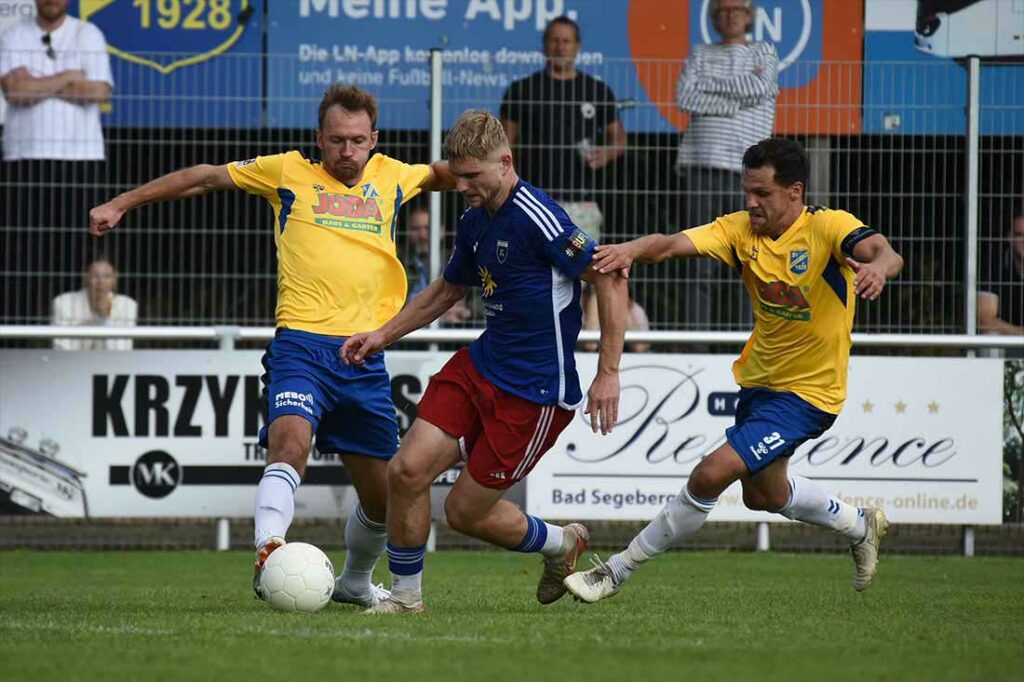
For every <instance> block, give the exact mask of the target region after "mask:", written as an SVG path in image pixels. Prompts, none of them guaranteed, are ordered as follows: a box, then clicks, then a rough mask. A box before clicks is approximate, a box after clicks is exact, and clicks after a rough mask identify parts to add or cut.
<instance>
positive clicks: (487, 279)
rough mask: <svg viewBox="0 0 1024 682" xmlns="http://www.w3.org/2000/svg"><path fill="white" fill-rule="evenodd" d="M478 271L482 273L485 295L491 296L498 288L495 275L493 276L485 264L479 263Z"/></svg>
mask: <svg viewBox="0 0 1024 682" xmlns="http://www.w3.org/2000/svg"><path fill="white" fill-rule="evenodd" d="M476 272H477V274H478V275H480V288H481V289H483V292H482V293H483V297H484V298H490V297H491V296H493V295H494V291H495V290H496V289H497V288H498V283H497V282H495V281H494V277H492V276H491V271H490V270H488V269H487V268H486V267H484V266H483V265H478V266H477V268H476Z"/></svg>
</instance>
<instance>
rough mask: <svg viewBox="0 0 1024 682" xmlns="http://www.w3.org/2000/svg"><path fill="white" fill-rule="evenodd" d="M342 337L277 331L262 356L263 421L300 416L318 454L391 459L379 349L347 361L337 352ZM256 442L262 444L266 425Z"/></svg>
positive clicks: (393, 434)
mask: <svg viewBox="0 0 1024 682" xmlns="http://www.w3.org/2000/svg"><path fill="white" fill-rule="evenodd" d="M344 343H345V339H344V338H342V337H337V336H325V335H323V334H313V333H310V332H304V331H298V330H296V329H279V330H278V331H277V334H276V335H275V336H274V339H273V341H271V342H270V345H269V346H267V351H266V353H264V355H263V368H264V370H265V373H264V374H263V376H262V378H261V381H262V382H263V400H264V407H265V408H266V415H265V416H266V423H267V425H268V426H269V425H270V424H271V423H273V421H274V420H275V419H277V418H278V417H280V416H282V415H286V414H296V415H298V416H300V417H304V418H305V419H306V420H308V421H309V423H310V424H311V425H312V427H313V433H314V435H315V436H316V447H317V449H318V450H319V451H320V452H323V453H355V454H359V455H367V456H370V457H380V458H382V459H390V458H391V457H392V456H393V455H394V454H395V452H397V451H398V418H397V417H396V416H395V406H394V403H393V402H392V400H391V378H390V377H389V376H388V372H387V369H386V367H385V366H384V353H377V354H376V355H372V356H370V357H368V358H366V364H365V365H364V366H362V367H359V366H356V365H346V364H344V363H343V362H342V361H341V358H340V357H339V355H338V351H339V350H340V349H341V346H342V344H344ZM259 443H260V445H261V446H263V447H267V426H264V427H263V428H262V429H260V436H259Z"/></svg>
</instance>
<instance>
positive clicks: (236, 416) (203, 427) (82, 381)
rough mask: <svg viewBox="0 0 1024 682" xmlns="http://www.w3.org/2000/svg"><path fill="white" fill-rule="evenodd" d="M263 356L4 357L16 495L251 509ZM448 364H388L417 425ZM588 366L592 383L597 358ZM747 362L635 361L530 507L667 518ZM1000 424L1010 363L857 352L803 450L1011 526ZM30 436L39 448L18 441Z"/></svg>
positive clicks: (581, 425)
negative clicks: (607, 409)
mask: <svg viewBox="0 0 1024 682" xmlns="http://www.w3.org/2000/svg"><path fill="white" fill-rule="evenodd" d="M260 357H261V352H260V351H233V352H223V351H134V352H130V353H117V352H102V351H96V352H53V351H42V350H40V351H27V350H10V351H2V352H0V493H7V495H8V496H11V495H12V494H13V495H16V496H18V499H19V500H25V499H26V498H28V499H30V500H31V499H32V498H38V499H39V500H40V501H39V502H38V503H37V506H38V507H39V508H40V510H42V511H44V512H48V513H52V514H56V515H81V514H85V513H88V515H90V516H242V517H245V516H250V515H251V513H252V508H251V507H252V500H253V489H254V486H255V484H256V482H257V481H258V480H259V477H260V474H261V472H262V469H263V466H264V461H265V453H264V451H263V450H262V449H261V448H259V447H258V446H257V445H256V439H257V434H258V432H259V427H260V426H261V424H262V416H261V391H262V385H261V383H260V374H261V372H262V369H261V367H260V362H259V360H260ZM448 357H449V356H448V354H447V353H426V352H423V353H411V352H394V353H389V354H388V367H389V369H390V371H391V384H392V394H393V396H394V399H395V406H396V409H397V412H398V419H399V424H400V425H401V426H402V427H403V429H404V428H406V427H408V425H409V424H410V423H411V420H412V419H413V418H414V417H415V410H416V408H415V404H416V403H417V402H418V401H419V398H420V396H421V395H422V392H423V390H424V389H425V388H426V384H427V381H428V380H429V377H430V375H431V374H433V373H435V372H436V371H437V370H438V369H439V368H440V367H441V365H442V364H443V363H444V362H445V361H446V360H447V358H448ZM577 359H578V361H579V365H580V373H581V376H582V378H583V380H584V388H586V386H587V384H588V383H589V380H590V377H592V376H593V373H594V371H595V368H596V356H594V355H589V354H579V355H578V356H577ZM731 364H732V357H730V356H725V355H662V354H645V355H626V356H625V357H624V358H623V364H622V366H623V371H622V402H621V407H620V416H621V421H620V423H619V425H618V426H617V427H616V429H615V431H614V432H613V433H612V434H610V435H608V436H599V435H594V434H593V433H591V431H590V429H589V424H588V422H587V421H586V418H585V417H584V415H583V413H582V410H581V411H580V414H579V415H578V416H577V418H576V419H575V420H574V421H573V423H572V424H571V425H570V426H569V428H568V429H567V430H566V432H565V433H563V435H562V437H561V438H560V439H559V440H558V442H557V443H556V444H555V446H554V447H553V448H552V450H551V451H550V452H548V454H547V455H546V456H545V457H544V458H543V459H542V460H541V461H540V463H539V464H538V466H537V468H536V469H535V470H534V471H533V473H531V475H530V476H529V478H528V482H527V506H528V508H529V511H530V513H533V514H537V515H540V516H545V517H549V518H561V519H566V518H578V519H649V518H651V517H652V516H653V515H654V514H655V513H657V511H658V510H659V509H660V508H661V506H662V505H663V504H664V502H665V501H666V500H667V499H669V498H670V497H671V496H673V495H675V494H676V493H678V491H679V489H680V488H681V487H682V486H683V485H684V484H685V483H686V479H687V476H688V475H689V473H690V471H691V470H692V469H693V467H694V465H695V464H696V462H698V461H699V460H700V458H701V456H702V455H704V454H705V453H707V452H710V451H711V450H713V449H714V448H715V447H717V446H718V445H719V444H720V443H721V442H722V441H723V439H724V433H725V429H726V427H728V426H730V425H731V424H732V423H733V409H734V406H735V399H736V386H735V383H734V381H733V378H732V372H731ZM1001 415H1002V362H1001V361H999V360H988V359H954V358H944V359H907V358H862V357H856V358H853V359H852V361H851V364H850V392H849V399H848V400H847V404H846V408H845V410H844V411H843V413H842V415H840V417H839V419H838V420H837V421H836V423H835V425H834V426H833V427H832V428H831V429H830V430H829V431H828V432H826V433H825V434H824V435H823V436H822V437H820V438H818V439H816V440H815V441H811V442H808V443H805V444H804V445H803V446H801V447H800V448H799V449H798V450H797V452H796V454H795V455H794V457H793V458H792V471H794V472H796V473H799V474H800V475H803V476H807V477H809V478H811V479H814V480H816V481H817V482H818V483H819V484H820V485H821V486H823V487H824V488H826V489H827V490H829V491H831V492H833V493H835V494H837V495H839V496H840V497H842V498H843V499H845V500H848V501H850V502H851V503H853V504H857V505H860V506H866V505H880V506H883V507H884V508H885V509H886V511H887V513H888V514H889V515H890V516H891V517H892V519H893V520H894V521H897V522H904V523H962V524H984V523H999V522H1000V519H1001V511H1000V509H1001V484H1002V483H1001V481H1002V442H1001V430H1002V421H1001V420H1002V416H1001ZM18 431H21V432H23V433H24V434H25V437H22V436H18V438H19V439H20V440H22V442H23V448H19V447H17V446H16V445H14V444H13V442H12V441H10V440H9V439H8V438H6V437H7V436H8V434H11V433H13V432H18ZM41 442H48V443H47V444H46V445H44V446H40V445H39V444H40V443H41ZM55 447H59V450H54V448H55ZM22 450H24V451H22ZM30 450H31V451H36V452H38V451H40V450H42V451H43V452H47V453H50V455H51V457H50V458H49V459H46V458H43V457H38V456H35V455H33V454H32V452H29V451H30ZM449 482H450V481H449ZM345 483H347V478H346V477H345V473H344V469H343V468H342V467H341V466H340V465H339V464H338V463H337V462H336V461H333V459H332V457H330V456H325V455H322V454H320V453H317V452H315V451H314V452H313V454H312V457H311V460H310V467H309V470H308V472H307V477H306V480H305V482H304V483H303V485H302V487H301V488H300V489H299V493H298V496H297V498H296V512H297V514H298V515H300V516H336V515H338V513H339V511H343V510H346V509H348V507H350V506H351V505H352V504H354V492H352V490H351V488H350V487H349V486H347V485H344V484H345ZM15 489H18V490H15ZM17 501H18V500H15V502H17ZM22 506H31V505H30V504H28V503H24V502H22ZM711 518H712V519H713V520H720V521H725V520H737V521H738V520H744V521H746V520H765V519H772V520H780V517H778V516H772V515H768V514H762V513H755V512H750V511H748V510H746V509H745V508H744V507H743V503H742V495H741V492H740V488H739V486H738V485H737V486H735V487H734V488H730V489H729V490H727V491H726V492H725V493H724V494H723V495H722V497H721V499H720V501H719V504H718V506H717V507H716V508H715V510H714V511H713V512H712V516H711Z"/></svg>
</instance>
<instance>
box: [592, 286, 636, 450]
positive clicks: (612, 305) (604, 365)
mask: <svg viewBox="0 0 1024 682" xmlns="http://www.w3.org/2000/svg"><path fill="white" fill-rule="evenodd" d="M583 277H584V279H586V280H587V281H588V282H590V283H591V284H593V285H594V296H595V297H596V298H597V317H598V320H599V321H600V324H601V340H600V343H599V346H598V358H597V376H595V377H594V383H592V384H591V385H590V390H589V391H587V409H586V414H589V415H590V428H591V429H593V431H594V433H597V430H598V427H600V429H601V433H602V434H607V433H611V430H612V428H613V427H614V426H615V423H616V422H617V421H618V420H619V362H620V361H621V360H622V346H623V343H624V341H625V338H626V325H627V321H628V319H629V289H628V282H627V280H626V278H625V277H624V276H622V274H621V273H618V272H610V273H599V272H587V273H584V275H583Z"/></svg>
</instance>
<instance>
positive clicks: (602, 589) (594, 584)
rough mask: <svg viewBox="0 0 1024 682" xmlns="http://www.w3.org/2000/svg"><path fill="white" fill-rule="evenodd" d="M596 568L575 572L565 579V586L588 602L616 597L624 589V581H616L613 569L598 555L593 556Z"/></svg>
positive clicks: (578, 598) (580, 598)
mask: <svg viewBox="0 0 1024 682" xmlns="http://www.w3.org/2000/svg"><path fill="white" fill-rule="evenodd" d="M590 561H591V563H593V564H594V568H592V569H590V570H589V571H582V572H580V573H573V574H572V575H570V576H568V577H567V578H566V579H565V587H566V589H567V590H569V591H570V592H572V595H573V596H574V597H575V598H576V599H577V600H579V601H585V602H587V603H588V604H593V603H594V602H598V601H601V600H602V599H607V598H608V597H614V596H615V595H617V594H618V593H619V590H621V589H622V585H623V584H624V583H616V582H615V576H614V575H613V574H612V569H610V568H608V566H607V565H606V564H605V563H604V562H603V561H601V560H600V559H599V558H598V557H596V556H595V557H593V558H592V559H591V560H590Z"/></svg>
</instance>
